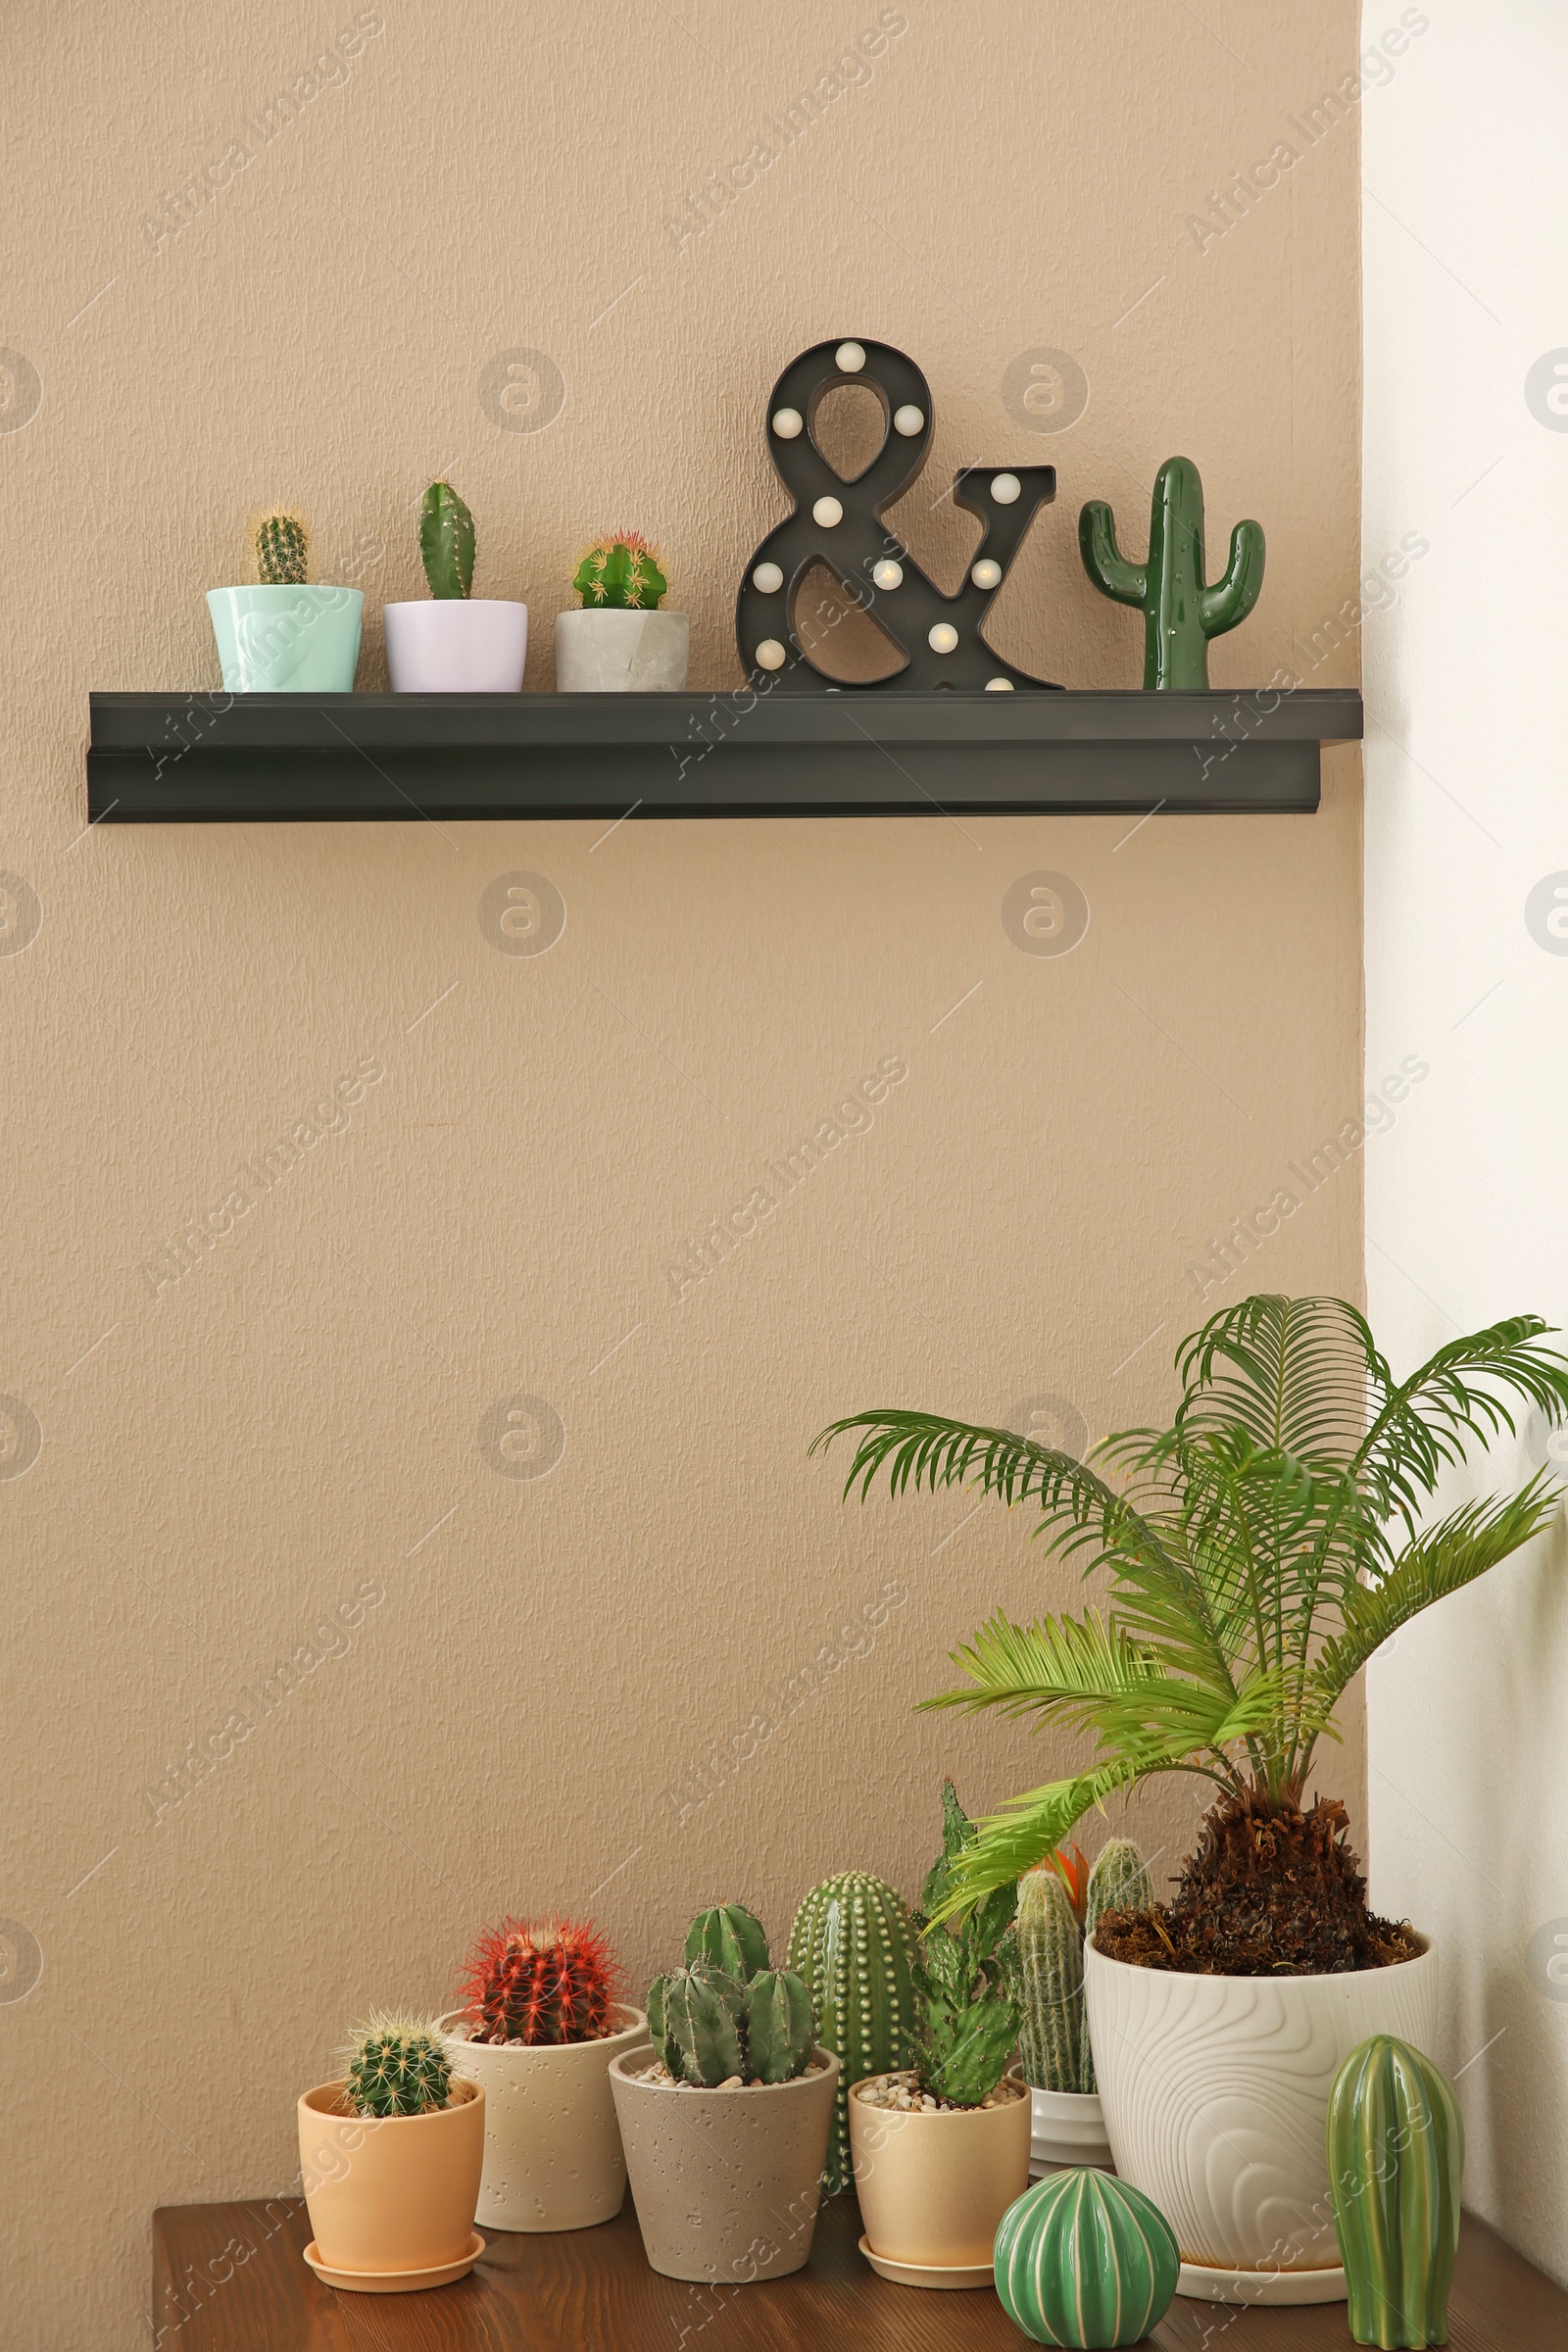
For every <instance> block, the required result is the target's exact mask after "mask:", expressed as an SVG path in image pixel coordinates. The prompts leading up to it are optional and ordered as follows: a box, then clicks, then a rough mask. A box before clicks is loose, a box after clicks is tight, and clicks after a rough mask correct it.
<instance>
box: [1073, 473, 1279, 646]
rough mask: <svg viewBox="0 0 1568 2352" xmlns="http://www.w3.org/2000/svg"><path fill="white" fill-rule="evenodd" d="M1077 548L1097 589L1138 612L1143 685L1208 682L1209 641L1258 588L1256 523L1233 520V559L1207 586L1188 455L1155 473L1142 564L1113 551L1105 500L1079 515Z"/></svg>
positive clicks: (1197, 485)
mask: <svg viewBox="0 0 1568 2352" xmlns="http://www.w3.org/2000/svg"><path fill="white" fill-rule="evenodd" d="M1078 545H1079V548H1080V550H1081V551H1082V554H1083V560H1084V569H1085V570H1086V571H1087V572H1088V574H1089V577H1090V578H1091V579H1092V580H1093V581H1094V583H1095V586H1096V587H1097V588H1098V589H1099V590H1100V591H1101V593H1102V594H1103V595H1104V596H1108V597H1111V598H1113V599H1114V600H1115V602H1116V603H1117V604H1119V605H1135V606H1137V608H1138V609H1139V611H1140V612H1142V613H1143V616H1144V685H1145V687H1146V688H1158V689H1166V688H1170V687H1181V686H1189V687H1191V686H1206V685H1207V684H1208V641H1209V639H1210V638H1211V637H1219V636H1223V635H1224V633H1225V631H1226V630H1227V629H1234V628H1236V627H1237V626H1238V625H1239V624H1240V623H1241V622H1242V621H1244V620H1245V619H1246V618H1247V615H1248V614H1249V613H1250V611H1251V610H1252V607H1253V606H1254V605H1255V604H1256V602H1257V597H1258V591H1259V589H1260V588H1261V587H1262V585H1263V532H1262V528H1261V525H1260V524H1258V523H1255V522H1239V523H1238V524H1237V525H1236V528H1235V529H1234V530H1233V531H1232V533H1231V548H1230V562H1229V563H1228V564H1227V565H1226V567H1225V569H1224V571H1223V573H1222V574H1221V575H1220V577H1219V578H1218V579H1217V580H1215V581H1213V582H1212V584H1211V585H1208V586H1205V585H1204V582H1203V570H1204V561H1203V484H1202V480H1201V476H1200V474H1199V471H1198V467H1197V466H1195V465H1194V464H1193V462H1192V460H1191V458H1167V459H1166V460H1165V463H1164V465H1163V466H1161V467H1160V469H1159V471H1158V473H1157V474H1156V475H1155V477H1154V494H1153V499H1152V503H1151V507H1150V515H1149V556H1148V560H1147V561H1146V562H1145V563H1142V564H1132V563H1129V562H1128V560H1127V558H1126V557H1125V556H1123V555H1122V553H1121V552H1120V550H1119V549H1118V547H1117V545H1116V522H1115V517H1114V515H1112V513H1111V511H1110V508H1109V507H1108V506H1107V505H1106V503H1105V501H1104V500H1103V498H1094V499H1091V500H1090V501H1089V504H1088V505H1087V506H1086V507H1085V508H1084V510H1083V512H1082V514H1081V515H1079V517H1078Z"/></svg>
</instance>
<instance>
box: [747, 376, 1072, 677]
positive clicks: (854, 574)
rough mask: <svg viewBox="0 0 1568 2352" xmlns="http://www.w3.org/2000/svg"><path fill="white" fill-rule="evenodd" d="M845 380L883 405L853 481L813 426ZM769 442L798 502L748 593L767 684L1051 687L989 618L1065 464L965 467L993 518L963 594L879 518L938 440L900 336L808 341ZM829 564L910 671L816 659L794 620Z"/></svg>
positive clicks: (754, 646) (966, 495) (786, 381)
mask: <svg viewBox="0 0 1568 2352" xmlns="http://www.w3.org/2000/svg"><path fill="white" fill-rule="evenodd" d="M839 384H864V385H865V387H866V389H867V390H868V391H870V392H873V393H874V394H875V395H876V398H877V400H878V401H879V402H880V403H881V407H882V416H883V436H882V446H881V448H880V449H879V450H878V451H877V454H876V456H875V457H874V458H873V459H872V460H871V463H870V465H869V466H866V468H865V470H864V471H863V472H862V473H860V474H858V475H857V476H856V478H855V480H854V481H853V482H847V481H846V480H845V479H844V478H843V476H842V475H841V474H839V473H836V472H835V471H834V469H833V467H832V466H829V464H828V463H827V460H826V459H825V458H824V457H823V456H822V453H821V451H820V450H819V449H818V448H817V446H816V443H815V440H814V439H813V438H812V433H811V420H812V418H813V417H814V416H815V414H816V410H817V408H818V405H819V404H820V402H821V401H822V400H823V398H824V397H825V395H826V394H827V393H829V392H831V391H833V390H834V389H835V387H836V386H837V385H839ZM767 447H768V455H769V456H770V457H771V458H772V461H773V464H774V466H776V467H777V469H778V474H779V479H780V480H781V481H782V482H783V484H784V487H785V488H786V489H787V490H788V491H789V493H790V496H791V497H792V498H793V499H794V501H795V512H794V514H793V515H791V516H790V518H789V520H788V521H787V522H781V523H780V524H779V526H778V528H777V529H776V530H772V531H769V532H768V534H767V537H766V538H765V539H764V540H763V541H762V544H761V546H760V548H759V549H758V550H757V553H756V554H755V555H754V556H753V558H752V560H751V563H750V564H748V565H747V567H746V577H745V579H744V580H743V581H742V583H741V591H740V595H739V597H738V598H737V599H736V604H735V636H736V642H737V644H738V645H739V647H740V657H741V666H742V668H743V669H744V670H745V671H746V673H747V675H748V677H749V678H750V679H751V681H752V683H753V685H754V686H758V687H765V689H766V690H767V691H770V692H773V693H779V692H783V691H784V690H785V689H789V690H792V691H794V692H797V693H799V692H802V691H805V692H807V693H815V694H821V693H824V692H826V691H828V690H829V689H831V688H839V689H842V690H844V691H845V692H850V693H872V692H876V691H882V692H886V691H888V690H889V689H890V688H891V689H894V690H902V691H903V692H905V693H929V692H930V691H931V690H932V689H933V688H935V687H944V686H949V687H969V688H974V687H981V688H989V689H990V690H991V691H992V692H993V693H1005V692H1007V691H1010V690H1011V689H1012V688H1014V687H1019V686H1023V687H1043V686H1048V685H1050V683H1051V682H1050V681H1049V680H1047V679H1045V678H1032V677H1030V676H1029V674H1028V672H1027V671H1026V670H1021V669H1014V668H1013V666H1012V664H1011V663H1010V662H1004V661H1002V660H1001V659H1000V657H999V656H998V655H996V654H994V653H992V651H991V650H990V648H989V647H988V646H987V645H986V644H985V642H984V641H983V639H982V637H981V635H980V623H981V621H982V620H983V619H984V617H985V614H986V611H987V608H988V607H989V606H990V603H991V600H992V598H993V597H994V596H995V595H996V593H997V591H998V589H999V588H1000V587H1001V586H1002V583H1003V581H1004V580H1005V578H1006V576H1007V566H1008V565H1009V564H1011V562H1012V559H1013V557H1014V556H1015V555H1016V554H1017V552H1018V550H1019V548H1020V547H1021V546H1022V544H1023V538H1024V533H1025V532H1026V531H1027V530H1028V528H1029V525H1030V523H1031V522H1032V521H1033V520H1034V518H1035V515H1036V513H1037V512H1038V510H1039V509H1040V508H1041V507H1043V506H1046V505H1049V503H1050V502H1051V500H1052V499H1054V497H1055V495H1056V469H1055V467H1054V466H1010V467H1005V468H1004V467H999V466H961V467H960V468H959V470H958V472H957V474H956V476H955V478H954V485H953V499H954V503H955V505H956V506H960V507H963V508H964V509H966V511H967V512H968V513H969V514H971V515H979V516H980V517H981V518H982V520H983V521H984V523H985V526H986V528H985V536H984V538H983V539H982V540H981V542H980V545H979V546H978V547H977V548H976V549H975V552H974V554H973V556H972V557H971V558H970V560H969V568H968V570H967V572H966V573H965V575H964V581H963V586H962V587H961V588H960V589H959V590H958V593H957V595H956V596H944V595H943V594H942V591H941V590H940V589H939V588H938V587H937V586H936V584H935V582H934V581H932V580H930V579H928V578H927V577H926V575H925V573H924V572H923V571H922V570H921V569H920V566H919V564H916V563H915V562H914V560H913V558H912V557H911V556H910V555H909V554H908V552H907V549H906V548H905V547H903V546H902V545H901V544H900V542H899V540H898V539H897V538H896V537H895V536H894V534H893V533H892V532H891V531H890V530H888V529H887V528H886V527H885V526H884V525H883V523H882V522H881V520H880V516H881V515H882V513H883V511H884V509H885V508H888V507H890V506H892V504H893V502H894V500H895V499H898V498H902V497H903V495H904V493H905V491H906V490H907V489H908V487H909V484H910V483H911V482H912V481H913V480H914V479H915V477H916V475H917V474H918V473H919V471H920V468H921V466H923V465H924V464H925V461H926V457H927V454H928V453H929V451H930V447H931V388H930V386H929V385H928V384H927V382H926V380H925V377H924V376H923V375H922V374H921V373H920V370H919V368H917V367H916V366H915V364H914V362H913V361H912V360H911V359H908V358H907V357H906V355H905V354H904V353H903V352H902V351H895V350H894V349H893V346H892V345H891V344H890V343H857V342H849V343H818V344H816V345H815V346H814V348H813V349H812V350H810V351H803V352H802V354H801V356H800V358H799V359H798V360H792V361H791V362H790V365H789V366H788V367H787V368H785V370H784V372H783V374H782V375H781V376H780V377H779V379H778V382H777V383H776V384H775V385H774V386H773V391H772V395H771V397H770V399H769V401H768V404H767ZM817 563H824V564H827V565H828V566H829V568H830V569H831V570H832V571H834V572H835V573H836V574H837V575H838V578H839V580H840V581H841V582H842V584H843V587H844V590H845V593H846V595H848V596H849V597H850V598H851V599H852V601H853V602H854V603H855V604H856V605H857V606H858V608H859V609H860V611H861V612H863V613H872V614H874V615H875V618H876V620H877V622H878V623H879V625H880V626H881V627H882V628H883V629H884V630H885V631H886V632H887V634H888V636H889V637H890V638H891V639H892V640H893V642H894V644H895V645H896V646H897V647H898V649H899V651H900V652H901V653H902V654H903V655H904V657H905V662H904V667H903V668H902V669H898V670H895V671H894V673H893V674H892V676H891V677H886V678H876V679H868V680H864V681H860V680H857V681H855V682H854V683H852V682H851V681H849V680H847V679H842V678H829V677H827V676H826V675H825V674H824V673H823V672H822V671H821V670H819V669H817V668H816V667H815V666H814V665H813V663H812V661H811V657H810V655H809V653H808V652H807V651H806V649H805V647H804V646H803V645H802V643H801V641H800V639H799V638H798V637H797V636H796V634H795V628H794V622H793V617H792V616H793V613H794V607H795V598H796V594H797V591H798V590H799V587H800V584H801V581H802V580H803V579H804V578H805V576H806V574H807V572H808V571H809V569H810V567H811V565H812V564H817Z"/></svg>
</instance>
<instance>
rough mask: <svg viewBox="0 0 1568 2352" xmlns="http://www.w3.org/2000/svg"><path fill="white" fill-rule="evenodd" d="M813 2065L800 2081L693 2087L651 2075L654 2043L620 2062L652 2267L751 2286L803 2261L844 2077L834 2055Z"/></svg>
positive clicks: (634, 2186) (635, 2191)
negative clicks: (647, 2072)
mask: <svg viewBox="0 0 1568 2352" xmlns="http://www.w3.org/2000/svg"><path fill="white" fill-rule="evenodd" d="M811 2061H812V2063H811V2064H810V2066H809V2068H808V2071H807V2072H806V2073H805V2074H804V2075H798V2076H797V2077H796V2079H795V2081H794V2082H769V2083H767V2084H766V2085H765V2086H764V2087H762V2088H760V2089H757V2090H747V2089H737V2090H695V2089H693V2090H687V2089H679V2088H677V2087H676V2086H675V2085H674V2084H672V2083H666V2082H643V2081H642V2079H641V2069H642V2068H644V2067H646V2066H651V2065H652V2063H653V2047H652V2044H650V2045H649V2047H648V2048H646V2049H642V2050H631V2051H628V2052H626V2053H625V2054H624V2055H623V2056H622V2057H619V2058H617V2059H615V2060H614V2062H613V2065H612V2067H611V2069H610V2087H611V2090H612V2091H613V2094H614V2100H615V2113H616V2114H617V2116H618V2117H619V2118H620V2135H621V2138H622V2139H623V2141H624V2142H625V2147H626V2169H627V2171H628V2172H629V2173H630V2175H631V2193H632V2195H633V2197H634V2198H635V2200H636V2204H637V2222H638V2226H639V2228H640V2229H641V2230H642V2233H643V2250H644V2252H645V2253H646V2254H647V2256H648V2260H649V2264H650V2266H651V2268H652V2269H654V2270H656V2271H661V2272H662V2274H663V2276H664V2277H665V2278H700V2279H703V2280H704V2281H706V2282H707V2283H708V2284H710V2285H715V2286H716V2285H718V2284H720V2283H723V2284H725V2285H729V2286H746V2285H750V2284H751V2283H752V2282H753V2281H754V2280H756V2279H760V2278H784V2277H785V2276H786V2275H787V2273H789V2272H790V2271H798V2270H800V2269H801V2268H802V2266H803V2265H804V2264H805V2262H806V2260H807V2257H808V2256H809V2253H810V2251H811V2238H812V2234H813V2232H814V2231H815V2229H816V2208H817V2203H818V2200H819V2198H820V2196H821V2189H822V2167H823V2165H824V2164H825V2163H826V2162H827V2136H828V2131H829V2130H830V2128H831V2126H832V2122H833V2092H834V2089H835V2087H836V2085H837V2083H838V2079H839V2062H838V2060H837V2058H835V2057H834V2055H833V2053H832V2051H831V2050H821V2049H817V2050H813V2051H812V2052H811Z"/></svg>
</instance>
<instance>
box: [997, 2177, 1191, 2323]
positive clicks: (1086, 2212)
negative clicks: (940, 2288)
mask: <svg viewBox="0 0 1568 2352" xmlns="http://www.w3.org/2000/svg"><path fill="white" fill-rule="evenodd" d="M1181 2261H1182V2258H1181V2255H1180V2252H1179V2251H1178V2249H1177V2245H1176V2238H1175V2234H1174V2232H1173V2231H1172V2229H1171V2226H1170V2224H1169V2222H1167V2221H1166V2219H1165V2217H1164V2215H1163V2214H1162V2213H1161V2212H1160V2210H1159V2207H1158V2206H1157V2205H1155V2204H1154V2203H1153V2202H1152V2199H1150V2198H1149V2197H1146V2196H1145V2195H1144V2194H1143V2193H1142V2191H1141V2190H1139V2189H1136V2188H1134V2187H1133V2186H1132V2185H1131V2183H1130V2182H1128V2181H1126V2180H1116V2179H1114V2178H1113V2177H1112V2176H1111V2175H1110V2174H1108V2173H1102V2172H1095V2171H1090V2170H1083V2171H1077V2170H1072V2169H1069V2170H1066V2171H1063V2172H1059V2173H1051V2174H1048V2175H1047V2177H1046V2179H1045V2180H1040V2181H1037V2182H1036V2183H1035V2185H1034V2187H1033V2188H1026V2189H1025V2190H1024V2193H1023V2195H1022V2196H1021V2197H1019V2198H1018V2199H1017V2201H1016V2203H1014V2204H1011V2205H1009V2206H1008V2207H1007V2210H1006V2212H1005V2214H1004V2215H1003V2217H1002V2221H1001V2224H1000V2226H999V2227H998V2229H997V2243H996V2262H995V2276H996V2281H997V2294H998V2296H999V2298H1000V2300H1001V2303H1002V2308H1003V2310H1004V2311H1005V2313H1006V2315H1007V2317H1008V2319H1009V2320H1011V2322H1012V2323H1013V2325H1014V2327H1021V2328H1022V2329H1023V2332H1024V2334H1025V2335H1027V2336H1031V2337H1032V2338H1033V2339H1034V2341H1035V2342H1036V2343H1037V2344H1071V2345H1074V2346H1077V2347H1081V2348H1082V2352H1112V2347H1115V2346H1118V2345H1123V2344H1141V2343H1142V2342H1143V2341H1144V2339H1145V2337H1146V2336H1147V2335H1148V2334H1149V2333H1150V2331H1151V2329H1152V2328H1153V2327H1156V2326H1157V2325H1158V2323H1159V2321H1160V2320H1162V2319H1163V2318H1164V2316H1165V2313H1166V2312H1167V2311H1168V2310H1169V2309H1170V2305H1171V2301H1172V2298H1173V2297H1174V2295H1175V2292H1176V2281H1177V2279H1178V2278H1179V2277H1180V2276H1181Z"/></svg>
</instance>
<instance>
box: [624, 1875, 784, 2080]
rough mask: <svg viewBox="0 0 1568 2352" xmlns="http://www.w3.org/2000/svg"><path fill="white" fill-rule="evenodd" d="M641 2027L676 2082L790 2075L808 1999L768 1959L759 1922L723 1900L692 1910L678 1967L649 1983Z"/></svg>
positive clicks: (771, 2078) (781, 1970) (738, 1906)
mask: <svg viewBox="0 0 1568 2352" xmlns="http://www.w3.org/2000/svg"><path fill="white" fill-rule="evenodd" d="M648 2030H649V2033H650V2034H651V2035H652V2036H653V2043H654V2047H655V2049H656V2050H657V2051H658V2053H659V2055H660V2057H661V2058H662V2060H663V2062H664V2065H665V2067H666V2068H667V2069H668V2071H669V2073H670V2074H671V2075H672V2076H673V2077H674V2079H675V2081H676V2082H685V2083H690V2084H694V2085H696V2086H698V2087H701V2088H703V2089H707V2090H717V2089H719V2088H720V2087H721V2086H722V2085H723V2084H725V2083H727V2082H793V2081H794V2080H795V2078H796V2076H797V2075H803V2074H805V2072H806V2067H807V2062H808V2060H809V2057H810V2055H811V2047H812V2044H813V2043H814V2041H815V2039H816V2004H815V2002H814V2001H813V2000H812V1998H811V1995H810V1992H809V1989H808V1988H807V1986H806V1985H805V1984H803V1982H802V1981H801V1979H800V1978H799V1977H798V1976H795V1975H793V1974H792V1973H791V1972H790V1971H789V1970H788V1969H775V1968H772V1967H770V1966H769V1964H768V1953H767V1936H766V1934H765V1933H764V1931H763V1928H762V1923H761V1921H760V1919H758V1918H756V1917H755V1916H754V1915H753V1913H752V1912H750V1911H747V1910H745V1909H744V1908H743V1907H742V1906H741V1905H740V1904H739V1903H726V1904H724V1905H722V1906H721V1907H719V1908H717V1909H714V1910H711V1911H700V1912H699V1913H698V1915H697V1917H696V1918H695V1919H694V1920H693V1921H692V1924H691V1926H690V1928H689V1929H688V1930H687V1934H686V1956H685V1965H684V1967H681V1968H677V1969H672V1970H671V1971H670V1973H669V1975H668V1976H663V1977H656V1978H655V1979H654V1982H653V1984H652V1985H650V1986H649V1988H648Z"/></svg>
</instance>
